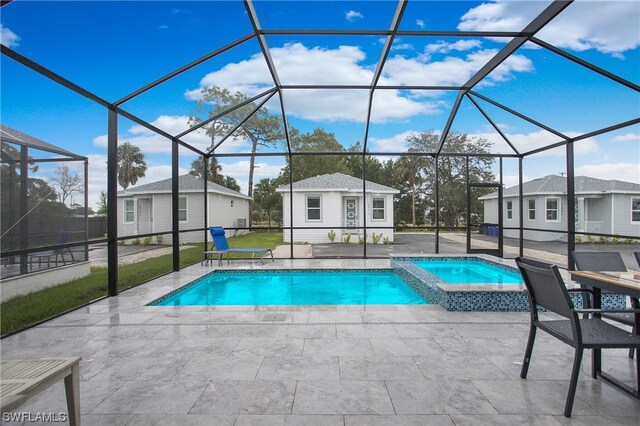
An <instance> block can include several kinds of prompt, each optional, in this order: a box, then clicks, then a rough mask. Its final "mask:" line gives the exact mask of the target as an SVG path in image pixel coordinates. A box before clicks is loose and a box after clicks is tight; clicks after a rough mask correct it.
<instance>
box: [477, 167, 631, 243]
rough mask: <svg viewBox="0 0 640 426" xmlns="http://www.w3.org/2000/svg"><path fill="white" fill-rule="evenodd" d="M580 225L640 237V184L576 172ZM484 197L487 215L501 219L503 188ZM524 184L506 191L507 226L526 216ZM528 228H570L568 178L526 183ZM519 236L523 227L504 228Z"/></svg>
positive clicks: (551, 236) (540, 236) (546, 237)
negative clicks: (578, 174)
mask: <svg viewBox="0 0 640 426" xmlns="http://www.w3.org/2000/svg"><path fill="white" fill-rule="evenodd" d="M574 185H575V195H576V197H575V211H576V217H575V224H576V231H579V232H593V233H602V234H612V235H629V236H634V237H640V184H637V183H632V182H624V181H620V180H603V179H596V178H591V177H586V176H576V178H575V179H574ZM479 199H480V200H482V201H483V203H484V214H485V217H484V221H485V222H489V223H498V217H497V214H498V213H497V212H498V207H497V206H498V193H497V192H494V193H491V194H488V195H485V196H483V197H480V198H479ZM519 207H520V206H519V197H518V186H517V185H516V186H512V187H510V188H506V189H505V190H504V191H503V205H502V208H503V218H504V221H503V226H504V227H518V226H519V221H520V211H519ZM523 209H524V221H523V225H524V227H525V228H537V229H549V230H558V231H561V232H564V233H566V230H567V178H566V177H563V176H556V175H549V176H545V177H543V178H540V179H534V180H532V181H529V182H524V183H523ZM504 236H505V237H513V238H518V236H519V231H518V230H508V229H506V230H505V231H504ZM524 238H525V239H527V240H533V241H553V240H558V239H563V238H566V234H561V233H555V232H542V231H524Z"/></svg>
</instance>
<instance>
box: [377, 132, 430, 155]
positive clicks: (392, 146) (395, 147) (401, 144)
mask: <svg viewBox="0 0 640 426" xmlns="http://www.w3.org/2000/svg"><path fill="white" fill-rule="evenodd" d="M418 133H420V132H419V131H415V130H407V131H405V132H402V133H398V134H397V135H394V136H391V137H390V138H373V137H372V138H369V140H368V142H367V149H369V150H370V151H371V152H405V151H407V149H409V143H408V142H407V138H408V137H409V136H411V135H415V134H418Z"/></svg>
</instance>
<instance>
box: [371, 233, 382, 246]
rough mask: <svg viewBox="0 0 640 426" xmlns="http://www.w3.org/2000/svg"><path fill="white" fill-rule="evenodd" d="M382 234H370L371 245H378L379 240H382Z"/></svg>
mask: <svg viewBox="0 0 640 426" xmlns="http://www.w3.org/2000/svg"><path fill="white" fill-rule="evenodd" d="M382 235H383V234H382V232H381V233H380V234H376V233H375V232H374V233H373V234H371V242H372V243H373V244H378V243H379V242H380V240H381V239H382Z"/></svg>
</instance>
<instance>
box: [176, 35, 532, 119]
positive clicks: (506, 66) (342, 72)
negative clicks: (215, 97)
mask: <svg viewBox="0 0 640 426" xmlns="http://www.w3.org/2000/svg"><path fill="white" fill-rule="evenodd" d="M473 46H477V41H473V40H472V41H466V42H460V43H451V44H450V45H447V46H445V45H440V46H439V47H438V49H441V50H442V49H450V50H456V49H458V50H459V49H463V48H472V47H473ZM478 46H479V45H478ZM270 51H271V56H272V58H273V61H274V63H275V66H276V69H277V71H278V76H279V78H280V80H281V82H282V83H283V84H328V85H335V84H342V85H369V84H370V83H371V81H372V78H373V72H374V69H375V66H374V65H373V64H366V63H364V62H365V60H366V55H365V53H364V51H363V50H362V49H361V48H360V47H358V46H339V47H337V48H334V49H331V48H323V47H306V46H305V45H303V44H302V43H290V44H285V45H284V46H282V47H276V48H272V49H271V50H270ZM496 53H497V50H495V49H484V50H477V51H474V52H470V53H469V54H467V55H466V56H465V57H445V58H444V59H442V60H440V61H429V60H428V59H429V58H426V57H425V56H424V55H423V56H422V57H418V58H406V57H404V56H401V55H396V56H393V57H390V58H389V60H388V61H387V62H386V65H385V67H384V69H383V74H382V76H381V78H380V81H379V83H380V84H381V85H408V84H409V85H460V84H463V83H464V82H466V81H467V80H468V79H469V78H470V77H471V76H472V75H473V74H474V73H475V72H476V71H477V70H479V69H480V68H481V67H482V66H483V65H484V64H485V63H486V62H487V61H488V60H489V59H491V58H493V56H494V55H495V54H496ZM532 70H533V64H532V63H531V61H530V60H529V59H528V58H526V57H525V56H522V55H513V56H511V57H510V58H509V59H507V60H506V61H505V62H503V63H502V64H501V65H500V66H499V67H498V68H496V70H494V71H493V72H492V73H491V75H490V76H489V77H488V78H487V79H485V83H484V84H495V82H498V81H504V80H508V79H509V78H511V77H512V76H513V74H514V73H516V72H529V71H532ZM212 86H218V87H224V88H227V89H229V90H231V91H236V90H237V91H240V92H242V93H245V94H246V95H248V96H254V95H256V94H258V93H261V92H263V91H264V90H265V89H267V88H270V87H273V81H272V80H271V76H270V74H269V71H268V69H267V67H266V65H265V64H264V58H263V56H262V54H255V55H253V56H252V57H251V58H250V59H248V60H244V61H241V62H237V63H231V64H227V65H226V66H224V67H222V68H221V69H219V70H217V71H214V72H211V73H209V74H207V75H205V76H204V77H203V78H202V79H201V81H200V87H199V88H197V89H191V90H187V91H186V92H185V96H186V97H187V99H198V98H199V97H200V91H201V88H203V87H212ZM379 93H381V94H380V95H378V94H379ZM441 95H442V93H434V92H429V93H422V92H421V93H416V92H412V93H410V95H409V96H407V95H406V93H402V92H400V91H397V90H380V91H377V92H376V97H375V98H376V102H377V101H378V100H379V99H384V102H385V103H384V104H380V105H381V106H382V107H381V108H375V105H374V115H373V120H374V121H378V122H384V121H388V120H396V119H406V118H409V117H411V116H415V115H418V114H432V113H435V112H441V111H440V109H441V107H442V103H439V102H421V98H425V97H429V98H433V97H437V96H441ZM367 99H368V92H367V91H366V90H285V92H284V103H285V105H286V108H287V113H288V114H290V115H291V116H292V117H297V118H302V119H308V120H315V121H320V120H326V121H353V122H363V121H364V120H365V118H366V108H367ZM278 109H279V108H278Z"/></svg>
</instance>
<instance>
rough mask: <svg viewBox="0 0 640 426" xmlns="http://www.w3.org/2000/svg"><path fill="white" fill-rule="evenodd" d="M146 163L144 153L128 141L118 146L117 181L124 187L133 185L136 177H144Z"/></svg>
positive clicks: (136, 179)
mask: <svg viewBox="0 0 640 426" xmlns="http://www.w3.org/2000/svg"><path fill="white" fill-rule="evenodd" d="M146 170H147V163H146V161H144V154H143V153H142V151H140V148H138V147H137V146H135V145H132V144H130V143H129V142H127V143H123V144H122V145H119V146H118V183H119V184H120V186H122V187H123V188H124V189H127V188H128V187H129V185H135V184H136V182H137V181H138V179H140V178H142V177H144V175H145V172H146Z"/></svg>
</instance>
